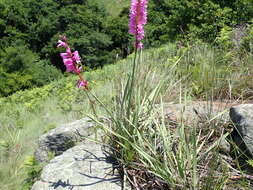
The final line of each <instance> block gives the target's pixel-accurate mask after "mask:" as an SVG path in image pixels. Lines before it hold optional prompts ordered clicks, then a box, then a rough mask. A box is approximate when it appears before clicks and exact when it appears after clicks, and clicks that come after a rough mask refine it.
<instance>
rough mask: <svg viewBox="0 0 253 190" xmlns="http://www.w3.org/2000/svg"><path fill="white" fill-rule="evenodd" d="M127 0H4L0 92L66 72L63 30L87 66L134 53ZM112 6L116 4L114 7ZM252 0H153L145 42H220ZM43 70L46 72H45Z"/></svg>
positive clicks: (243, 19)
mask: <svg viewBox="0 0 253 190" xmlns="http://www.w3.org/2000/svg"><path fill="white" fill-rule="evenodd" d="M128 4H129V2H128V1H127V0H125V1H123V0H121V1H116V0H115V1H112V2H107V1H104V2H101V1H91V0H67V1H61V0H45V1H38V0H23V1H18V0H1V1H0V36H1V38H0V73H1V75H0V77H1V78H0V79H1V84H0V95H1V96H7V95H10V94H12V93H14V92H16V91H18V90H24V89H27V88H31V87H36V86H42V85H45V84H47V83H49V82H50V81H52V80H53V79H57V78H60V77H62V73H61V71H65V68H64V66H63V64H62V62H61V59H60V57H59V52H60V51H61V49H56V42H57V40H58V38H59V36H60V35H62V34H66V35H67V36H68V37H69V42H70V45H71V47H73V48H74V49H77V50H79V52H80V54H81V57H82V58H83V64H84V65H85V66H86V67H85V68H86V69H87V68H91V69H94V68H97V67H101V66H103V65H105V64H110V63H113V62H115V60H116V59H117V58H120V57H126V56H127V55H128V54H129V53H131V52H132V50H133V49H132V46H131V44H132V42H131V37H130V36H129V34H128V33H127V31H128V14H129V10H128V6H126V5H128ZM113 7H114V8H113ZM252 7H253V6H252V2H251V0H235V1H224V0H223V1H216V0H204V1H200V0H195V1H190V0H183V1H177V0H161V1H155V0H151V1H150V3H149V24H148V25H147V27H146V34H147V35H146V36H147V37H146V38H145V46H146V48H147V47H153V46H159V45H161V44H164V43H168V42H169V41H175V40H176V41H179V44H180V45H186V44H187V43H190V42H191V41H196V40H202V41H204V42H212V43H213V42H215V43H216V44H217V43H218V42H217V37H218V36H219V33H220V31H221V30H223V29H227V27H232V28H234V27H238V26H246V24H249V23H250V19H251V18H253V8H252ZM43 71H44V72H43Z"/></svg>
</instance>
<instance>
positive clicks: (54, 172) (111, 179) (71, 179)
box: [31, 142, 121, 190]
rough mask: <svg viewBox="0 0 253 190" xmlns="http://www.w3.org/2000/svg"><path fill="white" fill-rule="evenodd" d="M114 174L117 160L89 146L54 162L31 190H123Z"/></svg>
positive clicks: (68, 151) (57, 158) (50, 163)
mask: <svg viewBox="0 0 253 190" xmlns="http://www.w3.org/2000/svg"><path fill="white" fill-rule="evenodd" d="M115 172H116V171H115ZM112 174H113V160H112V159H110V157H107V156H106V155H104V154H103V152H102V150H101V146H100V145H99V144H96V143H94V142H86V143H85V144H81V145H77V146H75V147H73V148H71V149H69V150H67V151H66V152H64V153H63V154H62V155H60V156H57V157H55V158H54V159H52V160H51V161H50V162H49V164H48V165H46V166H45V167H44V168H43V171H42V174H41V179H40V180H39V181H37V182H36V183H35V184H34V185H33V187H32V189H31V190H69V189H71V190H120V189H121V180H120V177H119V175H116V174H115V175H112Z"/></svg>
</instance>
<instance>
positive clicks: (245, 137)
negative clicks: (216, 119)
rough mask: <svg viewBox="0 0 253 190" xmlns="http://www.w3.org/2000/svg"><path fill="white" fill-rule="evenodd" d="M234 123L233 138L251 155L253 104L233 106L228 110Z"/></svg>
mask: <svg viewBox="0 0 253 190" xmlns="http://www.w3.org/2000/svg"><path fill="white" fill-rule="evenodd" d="M229 115H230V118H231V120H232V121H233V123H234V124H235V131H234V133H233V140H234V141H235V143H236V144H237V145H238V146H239V147H240V148H241V149H242V150H244V151H245V149H244V148H246V150H247V151H246V153H250V154H251V155H253V104H241V105H238V106H233V107H231V109H230V112H229Z"/></svg>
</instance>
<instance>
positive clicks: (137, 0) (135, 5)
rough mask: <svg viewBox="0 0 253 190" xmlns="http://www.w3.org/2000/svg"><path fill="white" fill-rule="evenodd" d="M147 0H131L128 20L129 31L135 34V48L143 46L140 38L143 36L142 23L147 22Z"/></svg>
mask: <svg viewBox="0 0 253 190" xmlns="http://www.w3.org/2000/svg"><path fill="white" fill-rule="evenodd" d="M147 6H148V0H132V1H131V9H130V15H129V16H130V20H129V33H130V34H133V35H135V39H136V43H135V47H136V48H139V49H141V48H143V44H142V43H141V40H142V39H143V38H144V36H145V32H144V25H145V24H146V23H147Z"/></svg>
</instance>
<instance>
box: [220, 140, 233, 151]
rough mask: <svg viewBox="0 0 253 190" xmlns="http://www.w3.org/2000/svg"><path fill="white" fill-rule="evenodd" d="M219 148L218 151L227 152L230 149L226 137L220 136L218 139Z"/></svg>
mask: <svg viewBox="0 0 253 190" xmlns="http://www.w3.org/2000/svg"><path fill="white" fill-rule="evenodd" d="M219 149H220V151H222V152H224V153H226V154H229V153H230V151H231V145H230V143H229V142H228V141H227V140H226V138H222V139H221V140H220V144H219Z"/></svg>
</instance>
